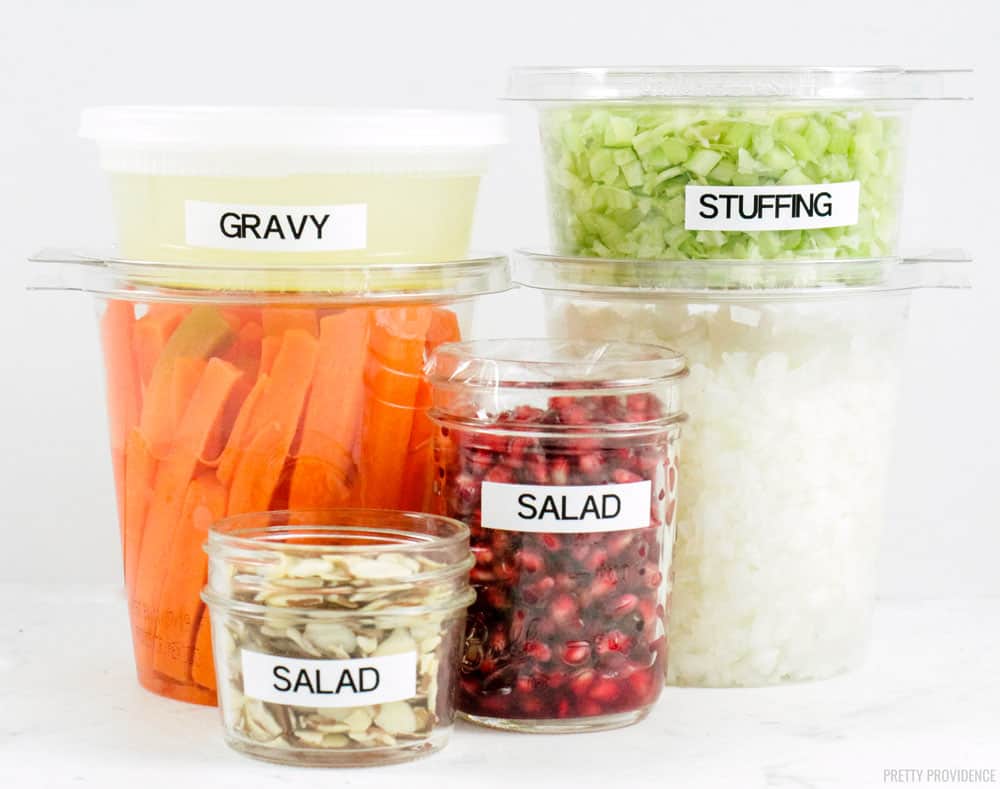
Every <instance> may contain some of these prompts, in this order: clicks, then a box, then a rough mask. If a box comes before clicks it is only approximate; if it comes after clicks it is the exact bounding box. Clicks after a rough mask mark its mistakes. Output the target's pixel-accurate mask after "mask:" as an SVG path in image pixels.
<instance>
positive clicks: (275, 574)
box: [203, 509, 473, 767]
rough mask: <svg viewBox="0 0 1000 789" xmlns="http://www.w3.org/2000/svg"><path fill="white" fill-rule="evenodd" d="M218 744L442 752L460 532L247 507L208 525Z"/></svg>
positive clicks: (333, 762)
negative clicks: (222, 729)
mask: <svg viewBox="0 0 1000 789" xmlns="http://www.w3.org/2000/svg"><path fill="white" fill-rule="evenodd" d="M205 550H206V552H207V553H208V556H209V576H208V586H207V587H206V589H205V591H204V593H203V598H204V600H205V603H206V604H207V605H208V606H209V609H210V611H211V621H212V644H213V646H214V654H215V670H216V674H217V676H218V687H219V706H220V708H221V711H222V722H223V726H224V727H225V737H226V742H227V743H228V744H229V745H230V746H231V747H232V748H234V749H235V750H237V751H240V752H241V753H245V754H248V755H250V756H254V757H257V758H260V759H265V760H267V761H272V762H279V763H282V764H293V765H310V766H328V767H351V766H359V765H373V764H390V763H395V762H401V761H407V760H409V759H414V758H416V757H419V756H422V755H425V754H428V753H432V752H434V751H437V750H439V749H440V748H442V747H444V745H445V743H446V742H447V741H448V737H449V735H450V733H451V728H452V723H453V720H454V693H455V683H456V680H457V676H456V671H455V669H456V666H457V664H458V660H459V658H460V654H461V643H462V632H463V627H464V621H465V609H466V608H467V607H468V605H469V603H470V602H471V600H472V597H473V595H472V592H471V590H470V589H469V583H468V572H469V568H470V567H471V565H472V557H471V556H470V553H469V531H468V529H467V528H466V527H465V526H464V525H463V524H461V523H458V522H457V521H454V520H451V519H449V518H442V517H435V516H433V515H426V514H418V513H407V512H397V511H389V510H361V509H353V510H352V509H344V510H319V511H312V512H294V513H293V512H268V513H252V514H247V515H241V516H237V517H234V518H229V519H227V520H224V521H222V522H220V523H219V524H217V525H215V526H213V527H212V529H211V530H210V531H209V536H208V544H207V545H206V549H205Z"/></svg>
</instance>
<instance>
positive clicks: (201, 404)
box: [132, 358, 242, 646]
mask: <svg viewBox="0 0 1000 789" xmlns="http://www.w3.org/2000/svg"><path fill="white" fill-rule="evenodd" d="M241 375H242V373H241V372H240V371H239V370H238V369H237V368H236V367H234V366H233V365H231V364H229V363H228V362H224V361H222V360H221V359H218V358H213V359H211V360H210V361H209V362H208V365H207V366H206V367H205V372H204V374H203V375H202V377H201V381H199V382H198V386H197V388H196V389H195V391H194V394H193V395H192V396H191V402H190V403H189V404H188V407H187V410H186V411H185V412H184V416H183V418H182V419H181V423H180V425H178V427H177V430H176V431H175V433H174V436H173V441H172V442H171V444H170V449H169V451H168V453H167V456H166V457H165V459H164V460H163V461H162V462H161V463H160V464H159V466H158V467H157V469H156V478H155V481H154V483H153V497H152V500H151V501H150V504H149V511H148V513H147V515H146V524H145V528H144V530H143V535H142V546H141V548H140V551H139V564H138V570H137V572H136V575H135V584H134V587H135V588H134V593H133V596H132V605H133V614H132V617H133V623H135V622H136V621H138V622H139V623H140V626H141V630H142V631H143V632H145V633H155V622H156V617H157V615H158V609H159V601H160V593H161V591H162V588H163V581H164V572H165V568H166V563H167V561H168V559H169V556H170V551H171V546H172V545H173V542H174V538H175V536H176V533H177V523H178V520H179V518H180V515H181V509H182V507H183V504H184V495H185V492H186V490H187V487H188V483H189V482H190V481H191V478H192V476H193V475H194V472H195V469H196V468H197V466H198V458H199V457H201V455H202V454H204V451H205V444H206V442H207V441H208V439H209V436H210V435H211V432H212V429H213V427H214V425H215V422H216V421H217V420H218V419H219V418H220V417H221V415H222V412H223V409H224V408H225V405H226V401H227V400H228V399H229V395H230V393H231V392H232V389H233V386H234V385H235V383H236V381H237V380H238V379H239V377H240V376H241ZM149 646H152V645H149Z"/></svg>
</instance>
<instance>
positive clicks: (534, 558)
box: [517, 550, 545, 573]
mask: <svg viewBox="0 0 1000 789" xmlns="http://www.w3.org/2000/svg"><path fill="white" fill-rule="evenodd" d="M517 563H518V565H519V566H520V568H521V569H522V570H524V571H525V572H526V573H537V572H540V571H541V570H542V568H543V567H545V561H544V560H543V559H542V557H541V556H539V555H538V554H537V553H535V552H534V551H525V550H520V551H518V552H517Z"/></svg>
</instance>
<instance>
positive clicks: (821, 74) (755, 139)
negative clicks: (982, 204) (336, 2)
mask: <svg viewBox="0 0 1000 789" xmlns="http://www.w3.org/2000/svg"><path fill="white" fill-rule="evenodd" d="M970 76H971V72H970V71H968V70H906V69H900V68H896V67H875V68H866V67H843V68H820V67H804V68H780V67H740V66H709V67H702V68H696V67H689V68H678V67H672V66H661V67H648V68H640V67H636V68H559V67H552V68H549V67H543V68H525V69H515V70H514V71H513V72H512V73H511V76H510V81H509V85H508V93H507V97H508V98H509V99H513V100H521V101H527V102H529V103H531V104H532V105H534V106H535V107H537V109H538V121H539V129H540V136H541V145H542V157H543V160H544V165H545V175H546V181H547V185H548V204H549V216H550V219H551V228H552V239H553V249H554V251H556V252H558V253H560V254H566V255H580V256H596V257H602V258H638V259H656V260H678V259H696V260H699V259H719V260H721V259H740V260H742V259H765V260H767V259H782V258H789V259H800V258H817V259H823V258H867V257H882V256H887V255H897V254H899V249H898V238H899V223H900V218H901V215H902V196H903V190H902V186H903V175H904V160H905V158H906V154H907V147H908V144H907V126H908V124H909V121H910V118H911V111H912V110H913V108H914V107H916V106H917V105H920V104H926V103H928V102H941V101H949V100H958V99H967V98H969V97H970V95H971V93H970V85H969V83H970V81H971V80H970ZM958 125H960V124H958ZM959 131H960V130H956V133H958V132H959ZM945 208H946V207H945Z"/></svg>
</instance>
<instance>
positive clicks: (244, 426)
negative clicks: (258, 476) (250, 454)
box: [217, 373, 271, 485]
mask: <svg viewBox="0 0 1000 789" xmlns="http://www.w3.org/2000/svg"><path fill="white" fill-rule="evenodd" d="M270 380H271V378H270V376H268V375H267V374H266V373H265V374H262V375H261V376H260V378H258V379H257V381H256V383H254V385H253V388H252V389H251V390H250V393H249V394H248V395H247V396H246V398H245V399H244V400H243V405H242V406H241V407H240V412H239V414H237V416H236V421H235V422H233V429H232V430H231V431H230V433H229V441H228V442H227V443H226V448H225V449H224V450H223V451H222V456H221V457H220V458H219V465H218V470H217V473H218V476H219V480H220V481H221V482H222V484H223V485H230V484H232V481H233V475H234V474H235V473H236V466H237V465H238V464H239V461H240V458H241V457H242V454H243V452H244V451H245V450H246V448H247V447H248V446H249V444H250V441H251V438H252V436H251V435H250V429H251V427H252V426H253V424H254V421H253V420H254V411H255V409H256V407H257V402H258V401H259V400H260V398H261V396H262V395H263V393H264V391H265V390H266V389H267V386H268V384H269V382H270Z"/></svg>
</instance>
